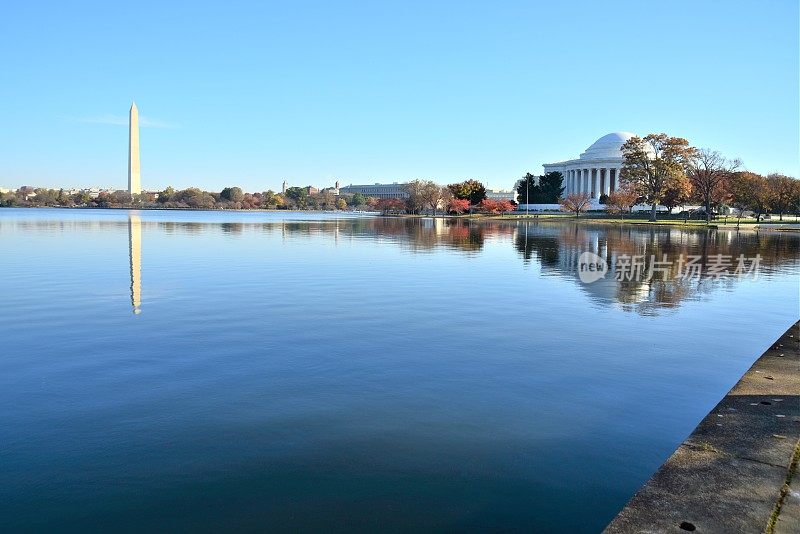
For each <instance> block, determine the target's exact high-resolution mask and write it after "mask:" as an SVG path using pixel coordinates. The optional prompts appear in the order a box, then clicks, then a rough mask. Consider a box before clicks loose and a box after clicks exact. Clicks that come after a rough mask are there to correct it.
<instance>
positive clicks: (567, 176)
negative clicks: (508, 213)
mask: <svg viewBox="0 0 800 534" xmlns="http://www.w3.org/2000/svg"><path fill="white" fill-rule="evenodd" d="M633 135H634V134H632V133H629V132H613V133H609V134H606V135H604V136H603V137H601V138H599V139H598V140H597V141H595V142H594V143H592V145H591V146H589V148H587V149H586V150H585V151H584V152H582V153H581V154H580V156H578V157H576V158H574V159H570V160H566V161H560V162H556V163H545V164H544V171H545V173H547V172H553V171H558V172H561V173H562V174H563V176H564V182H563V184H562V185H563V187H564V193H563V196H566V195H573V194H586V195H588V196H589V197H590V198H591V199H592V205H593V206H595V207H596V206H597V200H598V199H599V198H600V197H601V196H603V195H606V196H607V195H610V194H611V193H613V192H615V191H618V190H619V189H620V185H621V180H620V174H621V171H622V165H623V157H622V146H623V145H624V144H625V142H626V141H628V140H629V139H630V138H632V137H633Z"/></svg>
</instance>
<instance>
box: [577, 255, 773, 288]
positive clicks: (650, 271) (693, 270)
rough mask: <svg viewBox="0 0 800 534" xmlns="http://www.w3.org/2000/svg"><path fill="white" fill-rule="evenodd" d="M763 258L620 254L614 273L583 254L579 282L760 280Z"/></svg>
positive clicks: (600, 260)
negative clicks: (609, 279) (610, 279)
mask: <svg viewBox="0 0 800 534" xmlns="http://www.w3.org/2000/svg"><path fill="white" fill-rule="evenodd" d="M760 266H761V254H756V255H755V256H753V257H748V256H745V255H744V254H740V255H739V256H733V255H728V254H712V255H710V256H698V255H690V254H679V255H678V256H677V257H675V258H673V259H671V260H670V259H669V258H668V257H667V255H666V254H663V255H662V256H661V258H658V257H657V256H656V255H655V254H651V255H650V256H646V255H644V254H642V255H630V254H621V255H619V256H615V257H614V258H613V270H612V269H611V268H610V267H611V266H609V262H608V261H607V260H606V259H605V258H603V257H602V256H598V255H597V254H595V253H594V252H584V253H582V254H581V255H580V256H579V257H578V265H577V268H578V278H580V280H581V282H583V283H584V284H591V283H592V282H596V281H598V280H600V279H601V278H605V277H606V275H607V274H608V273H609V271H611V272H613V274H614V279H615V280H616V281H618V282H628V281H629V282H649V281H650V280H669V279H673V280H691V279H700V278H710V279H714V280H718V279H720V278H723V277H735V278H739V279H741V278H750V279H752V280H757V279H758V271H759V268H760Z"/></svg>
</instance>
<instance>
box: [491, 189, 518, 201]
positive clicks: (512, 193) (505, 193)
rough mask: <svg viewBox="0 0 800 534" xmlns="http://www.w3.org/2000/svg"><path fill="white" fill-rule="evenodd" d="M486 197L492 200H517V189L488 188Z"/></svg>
mask: <svg viewBox="0 0 800 534" xmlns="http://www.w3.org/2000/svg"><path fill="white" fill-rule="evenodd" d="M486 198H489V199H491V200H510V201H511V202H516V201H517V191H516V190H515V189H487V190H486Z"/></svg>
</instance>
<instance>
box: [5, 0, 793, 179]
mask: <svg viewBox="0 0 800 534" xmlns="http://www.w3.org/2000/svg"><path fill="white" fill-rule="evenodd" d="M798 39H799V38H798V2H797V1H796V0H772V1H769V2H764V1H755V0H754V1H748V2H741V1H725V2H723V1H710V0H708V1H702V2H696V1H686V2H684V1H671V2H659V3H653V2H641V1H615V2H588V1H587V2H562V1H559V2H556V1H546V2H534V1H532V0H528V1H521V2H501V1H497V2H488V1H487V2H480V3H479V2H465V1H463V0H462V1H456V2H430V1H423V2H414V1H409V0H405V1H401V2H383V1H381V2H375V1H365V2H330V1H325V2H303V1H286V2H255V1H254V2H225V3H219V5H218V6H216V7H209V6H208V5H207V3H206V2H185V3H182V4H179V3H176V2H148V1H136V2H109V1H102V2H94V3H88V2H55V1H52V2H36V1H25V2H8V3H6V4H5V5H4V8H3V14H2V17H0V57H2V63H1V64H0V73H2V74H0V97H1V98H2V100H0V101H1V102H2V104H0V110H1V111H2V112H1V113H0V117H1V118H2V122H1V123H0V124H2V127H1V128H0V186H3V187H17V186H20V185H26V184H27V185H37V186H47V187H55V186H65V187H66V186H90V185H100V186H108V187H115V186H118V187H120V188H124V187H125V186H126V181H127V128H126V127H125V121H126V120H127V112H128V108H129V106H130V102H131V100H132V99H135V100H136V102H137V105H138V107H139V112H140V114H141V116H142V117H143V122H145V124H149V125H148V126H146V127H143V128H142V130H141V147H142V155H141V159H142V184H143V186H144V188H145V189H160V188H163V187H165V186H167V185H173V186H175V187H181V188H183V187H188V186H190V185H197V186H199V187H202V188H205V189H209V190H219V189H221V188H222V187H223V186H225V185H239V186H241V187H243V188H244V189H245V190H248V191H262V190H266V189H268V188H272V189H277V188H279V187H280V183H281V181H282V180H283V179H286V180H288V181H289V182H290V184H293V185H307V184H314V185H317V186H327V185H329V184H332V182H333V181H334V180H335V179H337V178H338V179H340V180H341V181H342V182H343V183H344V184H348V183H372V182H377V181H404V180H408V179H413V178H431V179H435V180H437V181H440V182H450V181H454V180H457V179H463V178H478V179H480V180H483V181H484V182H485V183H487V184H488V185H489V186H492V187H506V188H507V187H510V186H511V185H512V184H513V182H514V180H515V179H516V178H518V177H519V176H521V175H523V174H524V173H525V172H527V171H530V172H534V173H536V174H539V173H541V171H542V168H541V164H542V163H545V162H550V161H557V160H561V159H567V158H571V157H575V156H577V155H578V153H580V152H581V151H582V150H584V149H585V148H586V147H587V146H588V145H589V144H591V143H592V142H593V141H594V140H595V139H597V138H598V137H600V136H602V135H604V134H606V133H608V132H611V131H618V130H627V131H632V132H635V133H639V134H646V133H649V132H661V131H664V132H667V133H669V134H672V135H678V136H682V137H686V138H688V139H689V141H690V142H691V143H692V144H693V145H695V146H700V147H710V148H714V149H717V150H720V151H721V152H723V153H724V154H725V155H727V156H736V157H740V158H741V159H742V160H743V161H744V163H745V165H746V167H747V168H749V169H751V170H754V171H757V172H765V173H766V172H775V171H781V172H785V173H789V174H793V175H795V176H796V175H797V174H798V145H799V144H800V142H799V140H798V116H799V115H800V110H799V109H798V98H799V97H798V94H799V93H800V88H799V87H798Z"/></svg>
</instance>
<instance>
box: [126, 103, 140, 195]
mask: <svg viewBox="0 0 800 534" xmlns="http://www.w3.org/2000/svg"><path fill="white" fill-rule="evenodd" d="M128 128H129V129H128V193H130V194H131V195H140V194H141V193H142V173H141V171H140V170H139V110H138V109H136V102H134V103H133V104H131V112H130V118H129V125H128Z"/></svg>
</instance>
